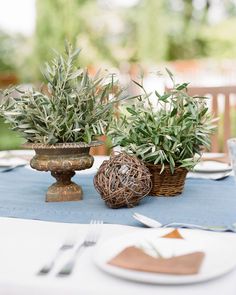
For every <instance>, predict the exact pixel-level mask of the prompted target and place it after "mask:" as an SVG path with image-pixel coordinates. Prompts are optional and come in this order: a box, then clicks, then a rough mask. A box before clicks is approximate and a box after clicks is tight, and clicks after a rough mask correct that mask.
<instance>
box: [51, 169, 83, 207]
mask: <svg viewBox="0 0 236 295" xmlns="http://www.w3.org/2000/svg"><path fill="white" fill-rule="evenodd" d="M51 174H52V176H53V177H55V178H56V180H57V182H55V183H54V184H52V185H51V186H50V187H49V188H48V191H47V193H46V202H68V201H80V200H82V199H83V191H82V188H81V186H79V185H77V184H76V183H74V182H72V181H71V178H72V177H73V176H74V175H75V172H73V171H69V172H52V173H51Z"/></svg>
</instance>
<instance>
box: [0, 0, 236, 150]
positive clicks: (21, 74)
mask: <svg viewBox="0 0 236 295" xmlns="http://www.w3.org/2000/svg"><path fill="white" fill-rule="evenodd" d="M121 2H124V1H121ZM215 2H219V1H210V0H175V1H172V0H136V1H135V0H132V1H128V0H127V3H126V5H119V1H108V0H90V1H87V0H53V1H52V0H36V27H35V32H34V34H33V35H32V36H30V37H26V36H20V35H19V34H18V35H13V34H11V35H10V34H7V33H6V32H3V31H0V87H1V88H4V87H7V85H8V84H11V83H17V82H21V83H31V84H33V85H36V84H37V85H38V84H40V83H41V82H42V81H41V79H42V76H41V73H40V67H41V66H42V65H43V63H44V62H45V61H46V60H49V59H50V58H51V56H52V48H55V49H56V50H57V51H61V50H63V47H64V41H65V39H67V40H70V42H72V43H73V44H74V45H75V46H77V47H81V48H82V54H81V58H80V64H81V65H82V66H85V65H86V66H88V67H89V69H90V70H91V71H93V69H94V68H95V69H98V68H101V67H108V68H109V67H110V68H111V67H115V68H117V69H120V68H121V67H122V65H123V64H128V65H129V64H141V65H146V66H147V67H148V66H152V65H157V64H158V63H160V62H165V61H174V60H192V59H194V60H195V59H206V58H211V59H216V60H221V59H225V58H228V59H236V38H234V34H235V27H236V1H235V0H224V1H223V0H222V3H221V6H222V9H223V16H222V17H221V18H220V19H219V21H217V20H214V21H213V20H212V19H211V15H212V14H213V12H214V5H215V4H214V3H215ZM129 3H130V4H129ZM128 4H129V5H128ZM212 11H213V12H212ZM0 135H1V137H0V149H8V148H9V149H10V148H17V147H19V143H20V140H19V138H18V137H16V136H15V135H13V133H11V132H8V131H7V126H6V125H3V123H2V121H1V122H0Z"/></svg>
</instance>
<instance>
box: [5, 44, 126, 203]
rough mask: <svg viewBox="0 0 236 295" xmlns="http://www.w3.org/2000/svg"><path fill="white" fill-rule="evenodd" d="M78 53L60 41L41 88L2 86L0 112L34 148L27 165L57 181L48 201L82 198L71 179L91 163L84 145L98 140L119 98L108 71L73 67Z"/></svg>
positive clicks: (91, 144) (116, 82)
mask: <svg viewBox="0 0 236 295" xmlns="http://www.w3.org/2000/svg"><path fill="white" fill-rule="evenodd" d="M79 54H80V50H79V49H77V50H74V49H73V48H72V46H71V45H70V44H68V43H66V46H65V52H64V53H63V54H59V53H56V52H55V57H54V58H53V59H52V60H51V62H50V63H46V65H45V70H44V72H43V75H44V78H45V80H46V83H47V84H46V85H47V86H46V87H45V86H44V87H42V89H41V90H35V89H28V90H26V91H25V90H21V89H20V87H18V88H15V89H13V88H11V89H6V90H5V91H3V99H2V101H1V102H0V115H2V116H3V117H4V118H5V120H6V122H8V123H10V125H11V127H12V129H13V130H15V131H18V132H20V133H21V134H22V135H23V137H24V138H25V139H26V143H25V144H24V147H25V148H33V149H34V150H35V152H36V155H35V156H34V157H33V158H32V160H31V162H30V165H31V167H32V168H34V169H37V170H39V171H51V174H52V176H53V177H55V178H56V180H57V182H56V183H54V184H53V185H52V186H50V187H49V189H48V191H47V194H46V201H49V202H50V201H75V200H81V199H82V189H81V187H80V186H78V185H77V184H75V183H74V182H71V177H73V176H74V174H75V171H76V170H83V169H87V168H90V167H91V166H92V165H93V161H94V159H93V157H92V156H91V155H89V150H90V147H93V146H97V145H100V144H102V143H101V142H99V141H97V140H96V138H97V137H98V136H100V135H102V134H104V132H105V129H106V128H107V126H108V125H109V122H110V121H111V118H112V115H113V105H114V104H115V103H117V102H118V101H120V100H121V99H123V98H121V94H122V90H120V91H117V88H118V86H119V85H118V81H117V80H116V79H115V78H114V75H113V74H112V75H111V74H109V73H105V72H104V73H102V72H101V71H99V72H98V73H97V74H96V75H95V76H94V77H90V76H89V75H88V71H87V69H81V68H80V67H78V66H77V65H76V62H77V58H78V56H79ZM114 89H116V91H113V90H114ZM13 91H14V92H15V91H17V92H18V93H19V95H18V97H14V96H13V94H14V92H13Z"/></svg>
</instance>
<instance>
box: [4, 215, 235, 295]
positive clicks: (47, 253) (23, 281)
mask: <svg viewBox="0 0 236 295" xmlns="http://www.w3.org/2000/svg"><path fill="white" fill-rule="evenodd" d="M87 230H88V225H80V224H65V223H52V222H42V221H32V220H22V219H11V218H0V237H1V242H0V294H1V295H45V294H47V295H54V294H55V295H74V294H76V295H78V294H79V295H95V294H96V295H111V294H112V295H118V294H119V295H125V294H135V295H141V294H142V295H146V294H148V295H157V294H160V295H180V294H181V295H189V294H191V295H211V294H212V295H213V294H214V295H221V294H225V295H235V294H236V283H235V282H236V270H234V271H232V272H231V273H228V274H226V275H224V276H222V277H220V278H218V279H215V280H212V281H209V282H204V283H198V284H194V285H183V286H160V285H149V284H143V283H135V282H131V281H126V280H122V279H119V278H115V277H112V276H110V275H108V274H106V273H104V272H103V271H101V270H100V269H98V268H97V266H96V265H95V264H94V263H93V255H94V248H90V249H86V251H84V252H83V254H82V255H81V256H80V257H79V258H78V262H77V264H76V268H75V270H74V272H73V274H72V275H71V276H70V277H67V278H58V277H56V276H55V272H56V270H57V267H56V269H55V271H54V272H52V273H51V274H50V275H48V276H46V277H39V276H37V275H36V272H37V271H38V269H39V268H40V267H41V266H42V265H43V264H44V262H46V261H47V260H48V259H49V258H50V257H52V256H53V254H54V253H55V251H56V249H57V248H58V246H59V244H60V243H61V242H62V241H63V238H64V237H65V236H66V235H67V234H68V232H70V231H73V232H76V233H77V235H78V236H83V235H84V234H85V233H86V231H87ZM135 230H143V229H140V228H133V227H129V226H120V225H107V224H106V225H103V231H102V235H101V238H100V240H101V241H102V240H104V239H107V238H109V237H112V236H116V235H120V234H124V233H128V232H133V231H135ZM209 234H210V233H209ZM212 234H215V235H217V236H219V239H223V238H224V237H226V236H227V238H230V239H232V242H235V244H236V235H235V234H232V233H212ZM235 249H236V247H235ZM235 255H236V250H235ZM60 263H61V264H62V263H63V261H59V265H57V266H58V267H60Z"/></svg>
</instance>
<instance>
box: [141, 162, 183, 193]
mask: <svg viewBox="0 0 236 295" xmlns="http://www.w3.org/2000/svg"><path fill="white" fill-rule="evenodd" d="M146 166H147V168H148V169H149V171H150V173H151V179H152V190H151V191H150V193H149V195H152V196H167V197H172V196H176V195H178V194H181V193H182V191H183V188H184V183H185V179H186V174H187V173H188V170H187V169H186V168H184V167H176V168H175V171H174V174H172V173H171V171H170V167H169V166H165V169H164V171H163V172H162V173H161V174H160V171H161V167H162V166H161V165H154V164H150V163H146Z"/></svg>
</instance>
